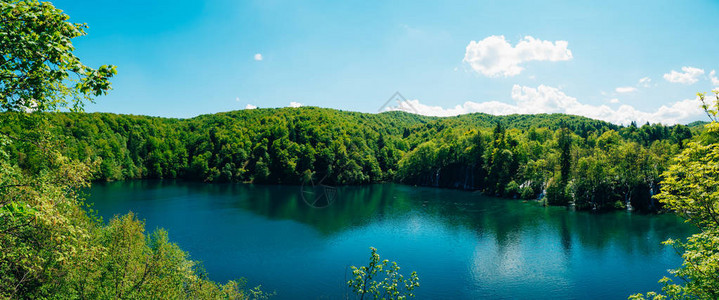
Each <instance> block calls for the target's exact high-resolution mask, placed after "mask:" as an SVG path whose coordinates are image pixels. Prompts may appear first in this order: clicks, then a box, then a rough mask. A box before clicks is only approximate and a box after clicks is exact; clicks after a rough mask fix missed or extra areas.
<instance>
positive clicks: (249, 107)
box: [245, 104, 257, 109]
mask: <svg viewBox="0 0 719 300" xmlns="http://www.w3.org/2000/svg"><path fill="white" fill-rule="evenodd" d="M255 108H257V106H254V105H252V104H247V105H245V109H255Z"/></svg>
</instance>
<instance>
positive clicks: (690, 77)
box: [664, 67, 704, 84]
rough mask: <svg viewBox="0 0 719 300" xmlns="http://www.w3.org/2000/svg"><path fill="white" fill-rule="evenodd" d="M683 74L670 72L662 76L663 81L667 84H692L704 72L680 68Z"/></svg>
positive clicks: (696, 69)
mask: <svg viewBox="0 0 719 300" xmlns="http://www.w3.org/2000/svg"><path fill="white" fill-rule="evenodd" d="M682 71H684V72H683V73H680V72H677V71H674V70H672V71H671V72H669V73H666V74H664V79H666V80H667V81H669V82H674V83H683V84H693V83H695V82H697V81H698V80H699V79H698V77H699V76H701V75H703V74H704V70H702V69H698V68H694V67H682Z"/></svg>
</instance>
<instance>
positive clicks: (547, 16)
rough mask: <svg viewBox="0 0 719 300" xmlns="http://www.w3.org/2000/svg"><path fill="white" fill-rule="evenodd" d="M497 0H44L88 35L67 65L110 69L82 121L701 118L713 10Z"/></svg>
mask: <svg viewBox="0 0 719 300" xmlns="http://www.w3.org/2000/svg"><path fill="white" fill-rule="evenodd" d="M509 2H510V1H442V2H439V1H438V2H423V1H371V0H364V1H341V2H340V1H313V2H304V1H271V0H270V1H267V0H263V1H230V0H213V1H206V2H204V3H203V2H201V1H178V0H174V1H164V0H156V1H146V0H143V1H137V0H126V1H116V0H113V1H110V0H96V1H79V0H57V1H53V3H54V4H55V5H56V6H57V7H58V8H60V9H63V10H64V11H65V12H66V13H67V14H69V15H70V16H71V21H74V22H85V23H87V24H88V25H89V26H90V28H89V30H88V35H87V36H86V37H82V38H79V39H77V40H76V41H75V46H76V48H77V50H76V53H77V55H78V56H79V57H81V58H82V59H83V61H84V62H85V63H86V64H89V65H91V66H98V65H100V64H114V65H117V66H118V75H117V77H116V78H114V79H113V87H114V90H113V91H112V92H111V93H110V94H109V95H108V96H103V97H100V98H98V99H97V104H90V105H88V106H87V107H86V109H87V110H88V111H102V112H115V113H129V114H143V115H152V116H165V117H193V116H196V115H199V114H206V113H215V112H221V111H230V110H237V109H244V108H246V107H252V106H257V107H284V106H289V105H290V103H293V104H294V105H300V104H301V105H311V106H320V107H330V108H337V109H343V110H352V111H361V112H377V111H378V109H379V108H380V107H381V106H382V105H383V104H384V103H385V102H386V101H387V100H388V98H389V97H390V96H391V95H392V94H393V93H395V92H396V91H399V92H400V93H401V94H402V95H404V96H405V97H406V98H407V99H408V102H407V103H406V104H410V105H407V106H405V105H403V104H401V103H394V104H396V105H394V107H395V109H399V108H402V107H405V108H406V107H410V106H411V107H413V109H414V110H415V111H417V112H419V113H422V114H429V115H453V114H459V113H468V112H475V111H482V112H489V113H496V114H508V113H538V112H565V113H572V114H580V115H586V116H589V117H594V118H599V119H604V120H607V121H611V122H614V123H627V122H629V121H631V120H634V121H638V122H639V123H644V122H646V121H649V122H662V123H677V122H679V123H687V122H691V121H694V120H703V119H704V117H703V116H702V114H701V110H700V109H699V108H698V106H697V101H696V99H695V94H696V93H697V92H701V91H710V90H711V89H713V88H714V87H719V79H716V77H717V75H716V72H715V73H714V75H712V70H719V55H717V54H719V53H718V51H717V50H719V47H718V46H719V39H717V38H716V37H718V36H719V26H716V24H715V20H716V15H717V13H719V2H718V1H596V2H594V3H593V4H587V3H583V1H554V2H548V3H540V1H511V3H509ZM257 54H260V55H261V60H260V59H259V58H260V56H258V55H257ZM672 71H675V72H674V73H672ZM643 78H644V81H642V82H640V80H641V79H643ZM646 78H648V80H647V79H646ZM713 79H714V80H713ZM390 106H392V105H390Z"/></svg>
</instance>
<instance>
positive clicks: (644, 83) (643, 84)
mask: <svg viewBox="0 0 719 300" xmlns="http://www.w3.org/2000/svg"><path fill="white" fill-rule="evenodd" d="M651 83H652V79H651V78H649V77H644V78H641V79H639V83H637V86H641V87H645V88H646V87H649V85H650V84H651Z"/></svg>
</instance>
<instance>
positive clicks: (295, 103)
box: [290, 101, 302, 107]
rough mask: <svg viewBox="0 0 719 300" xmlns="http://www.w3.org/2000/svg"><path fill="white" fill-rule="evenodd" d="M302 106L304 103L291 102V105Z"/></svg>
mask: <svg viewBox="0 0 719 300" xmlns="http://www.w3.org/2000/svg"><path fill="white" fill-rule="evenodd" d="M300 106H302V103H299V102H295V101H292V102H290V107H300Z"/></svg>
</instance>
